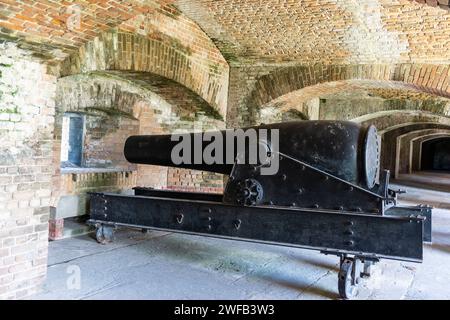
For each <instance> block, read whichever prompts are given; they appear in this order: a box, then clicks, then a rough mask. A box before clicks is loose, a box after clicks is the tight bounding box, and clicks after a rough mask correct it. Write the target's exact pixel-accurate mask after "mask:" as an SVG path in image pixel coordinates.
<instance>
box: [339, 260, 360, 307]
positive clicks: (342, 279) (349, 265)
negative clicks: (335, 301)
mask: <svg viewBox="0 0 450 320" xmlns="http://www.w3.org/2000/svg"><path fill="white" fill-rule="evenodd" d="M354 267H355V261H354V260H353V259H349V258H344V259H343V260H342V262H341V269H340V271H339V278H338V288H339V296H340V297H341V298H342V299H346V300H347V299H351V298H352V297H353V296H354V294H355V289H356V286H355V283H354Z"/></svg>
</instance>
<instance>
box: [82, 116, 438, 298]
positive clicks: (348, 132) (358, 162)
mask: <svg viewBox="0 0 450 320" xmlns="http://www.w3.org/2000/svg"><path fill="white" fill-rule="evenodd" d="M254 128H255V129H267V130H269V131H270V130H274V129H276V130H278V131H277V132H278V135H279V136H278V137H279V139H278V141H279V142H278V143H277V148H274V141H272V140H271V139H270V138H267V139H266V137H265V139H259V143H260V145H263V146H264V148H266V150H265V152H267V154H268V155H269V157H268V159H269V160H268V161H267V162H264V163H261V162H258V163H255V164H249V163H247V162H246V161H239V159H240V156H241V154H239V153H238V152H237V148H235V152H236V153H235V154H233V159H236V162H235V163H234V164H220V163H219V164H218V163H213V164H207V163H205V162H201V163H197V164H192V162H191V163H182V164H178V165H176V164H174V163H173V162H172V160H171V151H172V149H173V148H174V147H175V145H176V143H177V142H175V141H172V139H171V136H170V135H163V136H161V135H158V136H134V137H130V138H129V139H128V140H127V142H126V145H125V150H124V153H125V156H126V158H127V159H128V161H130V162H132V163H140V164H152V165H163V166H173V167H179V168H189V169H195V170H204V171H211V172H216V173H222V174H225V175H227V176H228V182H227V184H226V188H225V192H224V194H223V195H218V194H207V193H191V192H175V191H165V190H155V189H151V188H135V189H134V190H135V195H133V196H125V195H118V194H111V193H93V194H91V198H90V220H89V223H90V224H93V225H95V226H96V227H97V233H96V235H97V240H98V241H99V242H101V243H106V242H109V241H111V240H112V239H113V232H114V229H115V228H116V227H117V226H130V227H136V228H140V229H143V230H165V231H172V232H180V233H188V234H196V235H202V236H210V237H217V238H225V239H233V240H243V241H253V242H261V243H268V244H276V245H284V246H292V247H300V248H307V249H313V250H319V251H321V252H322V253H324V254H332V255H336V256H338V257H339V258H340V272H339V276H338V289H339V294H340V296H341V297H342V298H345V299H347V298H351V297H352V295H353V293H354V289H355V287H356V286H357V284H358V280H359V278H360V277H361V276H369V275H370V268H371V266H372V265H373V264H374V263H376V262H378V261H379V260H380V259H382V258H384V259H394V260H401V261H411V262H421V261H422V259H423V242H424V241H425V242H431V211H432V209H431V207H428V206H417V207H404V206H398V205H397V192H396V191H394V190H391V189H389V172H388V171H381V172H380V168H379V167H380V165H379V157H380V154H379V153H380V151H379V150H380V149H379V139H378V135H377V132H376V129H375V128H374V127H372V126H371V127H369V128H364V127H361V126H360V125H358V124H355V123H352V122H343V121H299V122H287V123H281V124H273V125H263V126H259V127H254ZM228 133H229V131H221V132H217V134H220V135H222V137H223V138H225V137H226V135H227V134H228ZM198 135H201V133H196V134H186V135H185V137H186V138H190V139H192V141H194V140H195V139H196V138H199V136H198ZM258 138H261V137H260V136H258ZM206 144H207V143H206V142H203V145H202V148H203V149H204V148H205V147H206ZM203 149H202V150H203ZM246 150H247V152H248V151H249V150H248V149H246ZM223 151H225V150H223ZM194 152H195V148H194V147H192V155H193V154H194ZM275 159H277V160H276V161H277V163H278V170H277V171H276V173H274V174H271V175H267V174H263V169H264V168H267V167H270V165H271V164H272V163H271V162H272V161H275ZM241 160H242V159H241ZM193 162H195V161H193Z"/></svg>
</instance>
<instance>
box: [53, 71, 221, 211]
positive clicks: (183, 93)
mask: <svg viewBox="0 0 450 320" xmlns="http://www.w3.org/2000/svg"><path fill="white" fill-rule="evenodd" d="M174 93H176V94H174ZM213 111H214V110H213V109H212V108H211V106H210V105H209V104H208V103H207V102H206V101H204V100H203V99H202V98H201V97H199V96H198V95H197V94H196V93H195V92H193V91H192V90H189V89H188V88H186V87H184V86H182V85H180V84H179V83H177V82H175V81H171V80H168V79H165V78H163V77H161V76H158V75H154V74H136V73H124V72H119V73H114V72H95V73H89V74H77V75H72V76H67V77H63V78H60V79H59V80H58V85H57V94H56V114H55V129H54V137H53V142H54V143H53V146H54V149H53V167H54V175H53V178H52V184H53V190H54V191H53V194H52V204H53V205H54V206H56V204H57V203H58V201H59V199H60V198H61V196H64V195H75V194H82V193H83V192H85V191H86V190H85V189H79V188H78V186H79V185H80V184H82V183H83V180H85V181H90V180H93V179H94V180H96V179H97V176H98V175H101V177H103V173H95V172H92V173H91V172H87V173H82V174H81V175H80V182H77V181H76V182H73V181H72V179H68V178H67V177H64V176H62V175H61V169H60V151H61V131H62V117H63V114H64V113H65V112H74V113H83V114H89V115H91V116H94V117H98V118H99V119H109V118H113V119H114V120H113V122H116V121H119V122H120V123H123V125H120V126H117V127H114V128H111V130H110V129H108V130H104V131H105V132H104V133H102V134H104V136H102V139H101V140H100V141H104V140H105V139H107V141H108V142H107V143H100V146H102V145H107V146H108V148H106V149H108V152H110V150H109V149H111V148H110V147H109V146H113V149H114V150H113V153H112V155H113V156H114V157H119V158H120V159H119V160H120V166H121V167H120V169H121V170H123V172H120V173H119V172H117V173H115V172H111V173H105V176H114V177H115V176H118V179H119V180H120V181H121V182H120V183H121V185H122V186H127V187H128V188H131V187H135V186H137V185H139V186H148V187H157V188H168V187H174V188H176V187H179V181H182V179H183V177H184V180H183V183H186V184H187V185H189V186H190V185H194V181H196V180H201V181H204V183H205V185H207V184H208V183H210V182H211V181H212V182H211V183H217V181H219V180H220V181H222V180H221V177H219V178H218V177H217V176H213V175H211V174H209V175H206V174H203V173H201V172H194V171H189V170H185V171H182V170H176V169H171V168H164V167H156V166H140V165H137V166H136V165H131V164H129V163H128V162H126V160H125V159H124V158H123V145H124V142H125V139H126V138H127V137H128V136H130V135H135V134H168V133H172V132H174V131H175V130H177V129H183V130H194V129H196V128H197V127H196V126H198V125H199V124H200V123H201V124H202V125H203V127H204V128H205V130H209V129H211V130H213V129H215V130H221V129H224V127H225V124H224V122H223V120H222V119H221V118H220V115H219V114H218V113H217V112H216V113H212V112H213ZM105 126H106V125H105ZM100 129H103V124H102V125H101V126H100ZM118 130H119V131H118ZM98 143H99V142H95V143H93V144H92V145H93V147H95V146H97V147H98ZM107 158H108V157H107V156H106V157H105V160H107ZM102 159H103V158H102ZM115 159H116V158H115ZM122 166H123V167H122ZM117 169H119V168H117ZM203 176H205V179H203ZM99 180H100V179H99ZM216 180H217V181H216ZM96 188H97V189H98V190H102V189H101V188H102V186H101V185H97V186H96ZM218 188H219V187H218ZM196 190H197V191H200V187H199V188H197V189H196Z"/></svg>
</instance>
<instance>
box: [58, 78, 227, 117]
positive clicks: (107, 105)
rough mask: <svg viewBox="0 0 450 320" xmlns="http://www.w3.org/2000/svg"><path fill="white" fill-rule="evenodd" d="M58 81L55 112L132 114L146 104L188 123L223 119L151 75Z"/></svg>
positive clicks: (180, 89)
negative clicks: (139, 104) (140, 103)
mask: <svg viewBox="0 0 450 320" xmlns="http://www.w3.org/2000/svg"><path fill="white" fill-rule="evenodd" d="M58 81H59V86H58V90H57V99H56V100H57V101H58V104H57V110H58V112H66V111H73V110H78V109H80V108H84V109H85V108H101V109H113V110H118V111H120V112H121V113H123V114H132V109H133V106H134V105H135V104H136V102H138V101H146V102H148V103H150V104H151V105H153V106H155V107H158V108H161V110H159V112H160V113H162V112H166V111H167V110H168V109H171V108H173V110H172V111H173V112H175V111H176V113H177V115H178V117H180V118H183V119H190V121H195V120H196V119H197V117H198V116H200V115H204V116H207V117H209V118H210V119H211V120H217V121H223V117H222V116H221V115H220V114H219V113H218V112H217V111H216V110H215V109H214V108H212V107H211V106H210V105H209V104H208V103H207V102H206V101H205V100H203V99H202V98H201V97H200V96H199V95H197V94H196V93H195V92H193V91H192V90H189V89H188V88H186V87H184V86H183V85H181V84H179V83H177V82H175V81H173V80H170V79H167V78H164V77H161V76H159V75H156V74H152V73H144V72H123V71H122V72H114V71H110V72H94V73H89V74H81V75H74V76H68V77H63V78H60V79H59V80H58ZM162 100H163V101H162ZM164 108H166V109H167V110H164ZM162 116H164V115H162ZM165 116H167V115H165Z"/></svg>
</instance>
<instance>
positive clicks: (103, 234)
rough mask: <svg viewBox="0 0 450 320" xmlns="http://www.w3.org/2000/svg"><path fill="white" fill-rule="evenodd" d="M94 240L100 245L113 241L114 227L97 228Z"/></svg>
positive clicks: (102, 226)
mask: <svg viewBox="0 0 450 320" xmlns="http://www.w3.org/2000/svg"><path fill="white" fill-rule="evenodd" d="M95 238H96V240H97V242H98V243H100V244H108V243H111V242H112V241H113V240H114V227H109V226H104V225H101V226H99V227H97V231H96V233H95Z"/></svg>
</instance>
